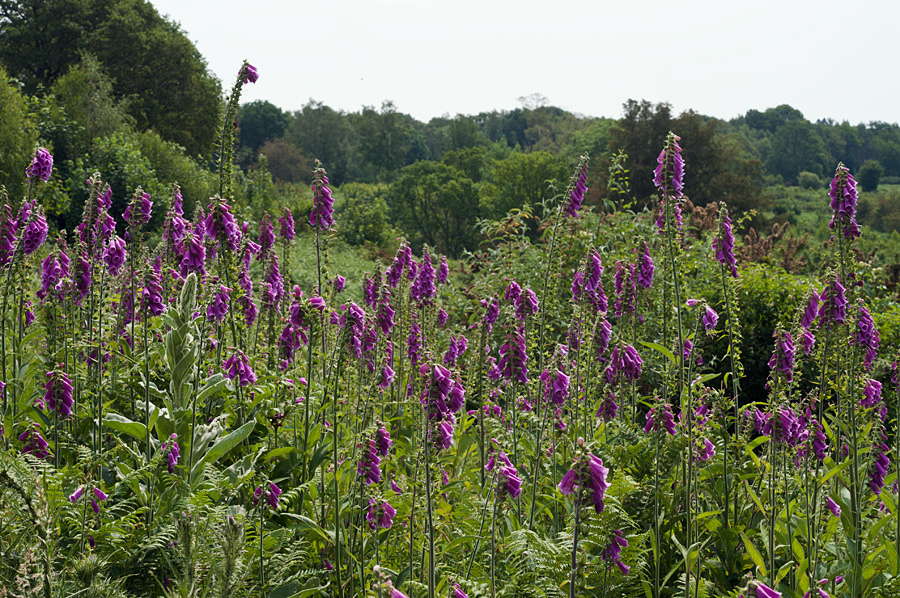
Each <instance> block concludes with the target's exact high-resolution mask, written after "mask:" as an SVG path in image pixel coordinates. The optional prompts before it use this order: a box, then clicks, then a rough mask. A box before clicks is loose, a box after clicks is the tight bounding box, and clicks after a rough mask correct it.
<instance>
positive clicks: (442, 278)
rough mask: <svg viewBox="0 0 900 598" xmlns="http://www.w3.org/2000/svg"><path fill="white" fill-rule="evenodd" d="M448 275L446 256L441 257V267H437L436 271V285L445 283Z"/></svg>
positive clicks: (448, 267) (448, 268)
mask: <svg viewBox="0 0 900 598" xmlns="http://www.w3.org/2000/svg"><path fill="white" fill-rule="evenodd" d="M449 274H450V266H449V265H447V256H446V255H442V256H441V265H440V266H438V271H437V281H438V284H445V283H446V282H447V276H448V275H449Z"/></svg>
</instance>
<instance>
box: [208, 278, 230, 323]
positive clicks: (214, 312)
mask: <svg viewBox="0 0 900 598" xmlns="http://www.w3.org/2000/svg"><path fill="white" fill-rule="evenodd" d="M229 293H231V289H229V288H228V287H226V286H225V285H219V291H218V292H217V293H216V294H215V295H214V296H213V300H212V302H210V304H209V306H208V307H207V308H206V319H207V320H209V321H210V322H215V323H217V324H219V323H221V322H222V320H224V319H225V316H226V315H228V303H229V302H230V301H231V295H229Z"/></svg>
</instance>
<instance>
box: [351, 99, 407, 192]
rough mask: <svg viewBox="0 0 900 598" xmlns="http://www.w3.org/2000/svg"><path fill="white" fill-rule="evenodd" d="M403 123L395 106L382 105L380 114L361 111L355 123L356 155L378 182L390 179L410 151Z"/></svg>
mask: <svg viewBox="0 0 900 598" xmlns="http://www.w3.org/2000/svg"><path fill="white" fill-rule="evenodd" d="M407 118H408V117H407ZM404 120H405V119H404V115H402V114H400V113H399V112H397V109H396V107H395V106H394V103H393V102H390V101H385V102H382V104H381V110H375V109H374V108H372V107H370V106H366V107H365V108H363V110H362V113H361V114H360V115H359V118H358V119H357V121H356V133H357V135H358V136H359V153H360V155H361V157H362V159H363V161H364V162H365V163H367V164H368V166H369V167H370V168H371V169H372V171H373V173H372V176H373V178H374V179H375V180H377V181H387V180H390V179H392V178H393V174H394V173H395V172H396V171H398V170H399V169H400V168H401V167H402V166H403V164H404V159H405V157H406V152H407V150H408V149H409V147H410V143H409V130H408V127H407V126H406V124H405V123H404Z"/></svg>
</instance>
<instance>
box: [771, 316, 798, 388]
mask: <svg viewBox="0 0 900 598" xmlns="http://www.w3.org/2000/svg"><path fill="white" fill-rule="evenodd" d="M772 336H774V337H775V339H776V340H775V350H774V351H773V352H772V357H770V358H769V369H771V370H772V371H773V372H781V373H782V374H784V377H785V380H787V382H788V383H790V382H793V380H794V340H793V339H792V338H791V333H790V332H787V331H786V330H781V329H778V330H776V331H775V332H774V333H773V334H772Z"/></svg>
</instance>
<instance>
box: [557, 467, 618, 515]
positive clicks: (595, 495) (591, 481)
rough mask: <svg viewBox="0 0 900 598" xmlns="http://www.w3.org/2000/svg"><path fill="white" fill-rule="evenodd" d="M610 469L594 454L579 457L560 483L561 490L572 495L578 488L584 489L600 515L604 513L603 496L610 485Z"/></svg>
mask: <svg viewBox="0 0 900 598" xmlns="http://www.w3.org/2000/svg"><path fill="white" fill-rule="evenodd" d="M608 474H609V469H608V468H606V467H604V466H603V461H602V460H601V459H600V458H599V457H597V456H596V455H594V454H589V455H587V456H582V457H579V458H578V459H576V460H575V462H574V463H573V464H572V468H571V469H569V471H568V472H566V474H565V475H564V476H563V478H562V481H560V483H559V490H560V492H562V493H563V494H566V495H568V494H571V493H572V492H573V491H574V490H575V488H576V487H578V486H580V487H582V488H584V490H585V491H587V492H588V493H589V495H590V498H591V500H592V501H593V503H594V510H595V511H596V512H597V513H598V514H599V513H601V512H603V508H604V504H603V496H604V494H605V493H606V489H607V488H609V484H608V483H607V481H606V476H607V475H608Z"/></svg>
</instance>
